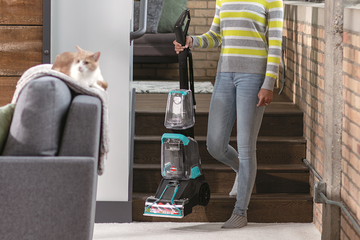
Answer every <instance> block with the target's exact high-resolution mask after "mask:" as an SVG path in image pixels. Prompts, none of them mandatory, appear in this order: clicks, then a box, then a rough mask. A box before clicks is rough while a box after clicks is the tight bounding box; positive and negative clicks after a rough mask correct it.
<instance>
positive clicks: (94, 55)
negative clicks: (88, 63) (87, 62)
mask: <svg viewBox="0 0 360 240" xmlns="http://www.w3.org/2000/svg"><path fill="white" fill-rule="evenodd" d="M92 57H93V58H94V60H95V62H97V61H99V58H100V52H96V53H94V54H93V55H92Z"/></svg>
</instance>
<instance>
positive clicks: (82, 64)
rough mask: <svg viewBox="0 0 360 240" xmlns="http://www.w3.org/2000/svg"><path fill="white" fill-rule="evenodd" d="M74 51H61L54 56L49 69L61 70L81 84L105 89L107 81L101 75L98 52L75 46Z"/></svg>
mask: <svg viewBox="0 0 360 240" xmlns="http://www.w3.org/2000/svg"><path fill="white" fill-rule="evenodd" d="M76 50H77V52H76V53H73V52H63V53H61V54H59V55H57V56H56V59H55V62H54V64H53V66H52V68H51V69H53V70H55V71H59V72H62V73H64V74H66V75H68V76H69V77H71V78H73V79H74V80H76V81H77V82H79V83H80V84H81V85H83V86H86V87H94V88H97V89H100V90H106V89H107V87H108V83H107V82H105V80H104V78H103V76H102V75H101V71H100V67H99V58H100V52H95V53H92V52H90V51H86V50H83V49H81V48H80V47H79V46H76Z"/></svg>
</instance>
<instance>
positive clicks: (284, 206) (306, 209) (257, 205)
mask: <svg viewBox="0 0 360 240" xmlns="http://www.w3.org/2000/svg"><path fill="white" fill-rule="evenodd" d="M144 202H145V199H133V208H132V209H133V219H132V220H133V221H140V222H225V221H226V220H228V219H229V217H230V216H231V213H232V211H233V209H234V205H235V198H232V199H229V200H213V199H211V200H210V202H209V204H208V205H207V206H206V207H201V206H195V207H193V209H192V213H191V214H189V215H187V216H185V217H184V218H182V219H175V218H159V217H148V216H143V213H144ZM312 208H313V202H312V200H307V201H304V200H292V199H290V200H272V199H263V200H254V199H251V200H250V204H249V209H248V214H247V215H248V221H249V222H258V223H281V222H297V223H310V222H312V221H313V213H312Z"/></svg>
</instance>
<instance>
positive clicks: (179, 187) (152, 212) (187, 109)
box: [144, 9, 210, 218]
mask: <svg viewBox="0 0 360 240" xmlns="http://www.w3.org/2000/svg"><path fill="white" fill-rule="evenodd" d="M185 22H186V24H185ZM189 24H190V11H189V10H188V9H187V10H185V11H184V12H183V13H182V14H181V15H180V17H179V19H178V20H177V22H176V24H175V28H174V32H175V35H176V41H177V42H179V43H181V44H182V45H183V46H184V45H185V41H186V35H187V32H188V28H189ZM179 73H180V74H179V75H180V89H175V90H172V91H170V92H169V94H168V99H167V105H166V112H165V121H164V125H165V127H166V128H168V129H171V130H172V132H173V133H165V134H163V135H162V137H161V175H162V177H163V179H162V180H161V182H160V184H159V187H158V189H157V191H156V193H155V196H151V197H148V198H147V199H146V201H145V210H144V215H145V216H153V217H169V218H183V217H184V216H186V215H188V214H190V213H191V212H192V208H193V207H194V206H196V205H200V206H206V205H207V204H208V203H209V200H210V188H209V185H208V183H207V182H206V180H205V177H204V175H203V174H202V169H201V158H200V155H199V148H198V143H197V142H196V141H195V140H194V124H195V106H196V103H195V97H194V94H193V92H194V80H193V65H192V56H191V51H190V49H185V51H183V52H181V53H180V54H179ZM189 74H190V87H189Z"/></svg>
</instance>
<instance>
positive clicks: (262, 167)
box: [133, 163, 309, 171]
mask: <svg viewBox="0 0 360 240" xmlns="http://www.w3.org/2000/svg"><path fill="white" fill-rule="evenodd" d="M133 168H134V169H160V168H161V164H139V163H134V165H133ZM201 168H202V169H203V170H232V169H231V168H230V167H228V166H226V165H224V164H220V163H219V164H202V165H201ZM257 169H258V171H308V170H309V169H308V167H307V166H306V165H305V164H303V163H300V164H258V165H257Z"/></svg>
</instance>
